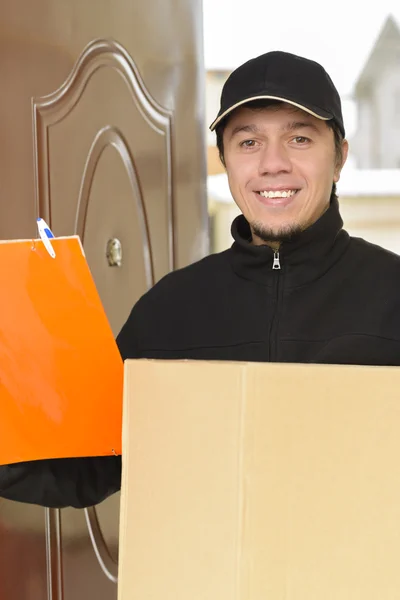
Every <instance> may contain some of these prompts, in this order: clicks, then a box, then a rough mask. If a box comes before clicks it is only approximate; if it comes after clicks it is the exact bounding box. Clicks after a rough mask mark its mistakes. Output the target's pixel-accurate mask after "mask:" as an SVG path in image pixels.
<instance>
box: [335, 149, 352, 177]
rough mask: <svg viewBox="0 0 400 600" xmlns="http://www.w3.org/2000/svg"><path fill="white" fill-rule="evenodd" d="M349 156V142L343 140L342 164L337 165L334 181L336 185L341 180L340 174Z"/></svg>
mask: <svg viewBox="0 0 400 600" xmlns="http://www.w3.org/2000/svg"><path fill="white" fill-rule="evenodd" d="M348 154H349V142H348V141H347V140H343V142H342V156H341V161H340V163H337V165H336V167H335V174H334V176H333V181H334V182H335V183H337V182H338V181H339V179H340V174H341V172H342V169H343V167H344V165H345V163H346V160H347V156H348Z"/></svg>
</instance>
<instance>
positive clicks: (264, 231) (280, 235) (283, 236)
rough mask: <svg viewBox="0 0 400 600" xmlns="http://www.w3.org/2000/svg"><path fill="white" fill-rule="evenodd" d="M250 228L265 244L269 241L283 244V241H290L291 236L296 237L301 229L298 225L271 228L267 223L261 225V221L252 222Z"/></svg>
mask: <svg viewBox="0 0 400 600" xmlns="http://www.w3.org/2000/svg"><path fill="white" fill-rule="evenodd" d="M251 230H252V232H253V235H255V236H257V237H258V238H259V239H260V240H262V241H263V242H266V243H267V244H268V243H269V242H274V243H276V242H280V243H281V244H283V243H284V242H290V240H292V239H293V238H295V237H297V236H298V235H299V234H300V233H301V232H302V231H303V229H302V228H301V227H300V225H297V224H295V225H288V226H287V227H282V228H281V229H271V228H270V227H268V226H267V225H262V224H261V223H252V224H251Z"/></svg>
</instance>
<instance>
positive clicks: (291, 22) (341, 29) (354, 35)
mask: <svg viewBox="0 0 400 600" xmlns="http://www.w3.org/2000/svg"><path fill="white" fill-rule="evenodd" d="M389 15H392V16H393V17H394V18H395V19H396V20H397V22H398V23H400V0H379V1H378V2H371V4H370V6H368V0H364V1H363V2H361V1H360V0H330V2H322V1H321V0H303V1H302V2H300V1H299V0H297V1H294V0H286V1H285V0H275V1H273V2H268V0H203V22H204V53H205V66H206V69H227V70H233V69H234V68H235V67H236V66H238V65H240V64H241V63H243V62H245V61H246V60H248V59H250V58H253V57H254V56H258V55H259V54H263V53H264V52H268V51H270V50H285V51H287V52H293V53H294V54H298V55H301V56H305V57H307V58H311V59H313V60H316V61H318V62H320V63H321V64H322V65H323V66H324V67H325V69H326V70H327V71H328V73H329V74H330V76H331V77H332V79H333V81H334V83H335V85H336V87H337V88H338V91H339V93H340V95H341V97H342V102H343V112H344V118H345V121H347V126H348V127H347V128H348V129H349V128H350V130H353V129H354V127H355V115H354V106H353V103H352V102H351V100H350V98H351V94H352V91H353V88H354V85H355V83H356V81H357V78H358V76H359V75H360V73H361V71H362V69H363V66H364V64H365V62H366V60H367V59H368V56H369V54H370V51H371V49H372V47H373V45H374V42H375V41H376V38H377V37H378V35H379V33H380V31H381V28H382V26H383V24H384V23H385V21H386V19H387V17H388V16H389Z"/></svg>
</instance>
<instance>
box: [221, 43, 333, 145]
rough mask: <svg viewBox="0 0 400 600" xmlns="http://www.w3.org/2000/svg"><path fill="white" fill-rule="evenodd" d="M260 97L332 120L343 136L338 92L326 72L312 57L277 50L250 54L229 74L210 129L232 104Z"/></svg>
mask: <svg viewBox="0 0 400 600" xmlns="http://www.w3.org/2000/svg"><path fill="white" fill-rule="evenodd" d="M261 99H268V100H279V101H281V102H287V103H289V104H293V106H297V108H300V109H301V110H304V111H305V112H308V113H310V114H311V115H313V116H314V117H317V118H318V119H322V120H324V121H330V120H332V121H334V122H335V123H336V125H337V126H338V128H339V130H340V132H341V133H342V135H343V137H345V129H344V123H343V115H342V107H341V102H340V96H339V94H338V91H337V89H336V88H335V86H334V84H333V82H332V79H331V78H330V77H329V75H328V73H327V72H326V71H325V69H324V68H323V67H322V66H321V65H320V64H319V63H317V62H315V61H313V60H309V59H307V58H303V57H301V56H296V55H295V54H290V53H288V52H281V51H273V52H267V54H262V55H261V56H258V57H257V58H252V59H251V60H249V61H247V62H245V63H244V64H243V65H241V66H240V67H238V68H237V69H235V71H233V72H232V73H231V74H230V76H229V77H228V79H227V80H226V82H225V84H224V87H223V88H222V94H221V108H220V110H219V113H218V115H217V118H216V119H215V121H214V122H213V123H212V124H211V125H210V129H211V131H214V129H215V128H216V127H217V125H218V123H220V122H221V121H222V120H223V119H224V118H225V117H226V116H227V115H229V114H230V113H231V112H232V111H233V110H235V108H238V107H239V106H241V105H242V104H247V103H248V102H251V101H253V100H261Z"/></svg>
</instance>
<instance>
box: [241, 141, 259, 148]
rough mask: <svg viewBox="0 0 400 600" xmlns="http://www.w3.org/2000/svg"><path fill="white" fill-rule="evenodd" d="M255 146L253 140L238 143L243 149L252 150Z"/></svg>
mask: <svg viewBox="0 0 400 600" xmlns="http://www.w3.org/2000/svg"><path fill="white" fill-rule="evenodd" d="M255 144H256V143H255V141H254V140H244V141H243V142H240V146H242V147H244V148H253V147H254V146H255Z"/></svg>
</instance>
